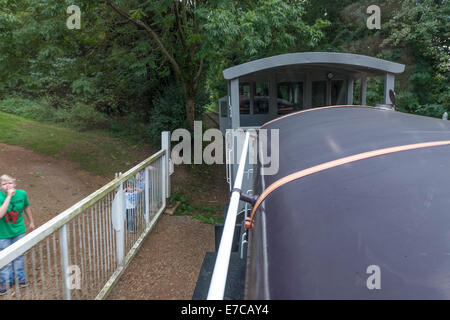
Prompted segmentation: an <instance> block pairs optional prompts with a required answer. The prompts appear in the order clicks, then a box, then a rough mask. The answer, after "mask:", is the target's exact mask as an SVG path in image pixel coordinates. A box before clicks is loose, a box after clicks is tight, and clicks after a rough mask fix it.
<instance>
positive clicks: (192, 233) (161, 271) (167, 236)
mask: <svg viewBox="0 0 450 320" xmlns="http://www.w3.org/2000/svg"><path fill="white" fill-rule="evenodd" d="M207 251H214V226H213V225H209V224H205V223H201V222H199V221H197V220H195V219H193V218H191V217H188V216H169V215H166V214H164V215H162V216H161V217H160V219H159V221H158V223H157V224H156V226H155V227H154V229H153V230H152V231H151V232H150V234H149V235H148V237H147V238H146V239H145V240H144V242H143V244H142V246H141V248H140V249H139V251H138V253H137V254H136V256H135V257H134V259H133V260H132V261H131V262H130V264H129V266H128V268H127V269H126V270H125V272H124V274H123V275H122V276H121V278H120V279H119V281H118V282H117V284H116V286H115V287H114V288H113V290H112V291H111V293H110V295H109V297H108V299H109V300H118V299H133V300H153V299H155V300H157V299H162V300H186V299H191V298H192V294H193V292H194V289H195V284H196V281H197V278H198V275H199V272H200V268H201V265H202V262H203V258H204V256H205V252H207Z"/></svg>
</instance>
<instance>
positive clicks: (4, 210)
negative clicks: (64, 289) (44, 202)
mask: <svg viewBox="0 0 450 320" xmlns="http://www.w3.org/2000/svg"><path fill="white" fill-rule="evenodd" d="M23 213H25V215H26V216H27V218H28V220H29V228H30V231H33V230H34V229H35V226H34V221H33V216H32V214H31V209H30V203H29V201H28V197H27V193H26V192H25V191H24V190H19V189H16V179H14V178H12V177H10V176H8V175H3V176H1V177H0V250H3V249H5V248H6V247H8V246H10V245H11V244H13V243H14V242H16V241H18V240H20V239H22V238H23V237H24V236H25V231H26V230H25V223H24V221H23ZM23 260H24V256H23V255H22V256H20V257H18V258H17V259H16V260H14V261H13V262H12V263H10V264H8V265H7V266H5V267H4V268H2V269H1V270H0V275H1V279H0V295H4V294H5V293H6V291H7V290H8V288H9V287H10V286H11V285H13V284H14V283H15V281H16V279H15V278H16V277H17V279H18V280H19V287H21V288H23V287H26V286H28V282H27V279H26V275H25V273H24V271H23Z"/></svg>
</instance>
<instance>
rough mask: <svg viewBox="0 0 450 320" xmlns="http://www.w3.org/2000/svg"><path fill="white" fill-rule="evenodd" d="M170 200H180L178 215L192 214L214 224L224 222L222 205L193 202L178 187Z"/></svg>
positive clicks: (193, 216)
mask: <svg viewBox="0 0 450 320" xmlns="http://www.w3.org/2000/svg"><path fill="white" fill-rule="evenodd" d="M170 201H172V202H176V201H179V202H180V205H179V206H178V208H177V210H176V211H175V213H174V215H176V216H191V217H192V218H194V219H197V220H199V221H200V222H203V223H208V224H212V225H214V224H216V223H224V217H223V215H222V214H221V213H222V209H221V207H218V206H211V205H205V204H198V203H193V201H192V200H191V199H189V198H188V197H187V196H186V195H185V194H184V193H183V192H181V191H180V190H178V189H175V190H172V194H171V196H170Z"/></svg>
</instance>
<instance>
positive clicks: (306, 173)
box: [246, 140, 450, 229]
mask: <svg viewBox="0 0 450 320" xmlns="http://www.w3.org/2000/svg"><path fill="white" fill-rule="evenodd" d="M445 145H450V140H443V141H432V142H423V143H415V144H407V145H402V146H396V147H390V148H384V149H378V150H373V151H369V152H364V153H359V154H356V155H352V156H348V157H344V158H340V159H336V160H333V161H329V162H325V163H322V164H319V165H317V166H314V167H310V168H308V169H304V170H300V171H297V172H294V173H292V174H290V175H288V176H286V177H284V178H281V179H279V180H277V181H275V182H274V183H272V184H271V185H270V186H269V187H268V188H267V189H266V190H264V192H263V193H262V194H261V195H260V196H259V197H258V199H257V200H256V203H255V205H254V206H253V209H252V213H251V215H250V221H248V222H249V223H247V224H246V228H247V229H248V228H250V227H251V226H252V225H253V221H254V217H255V213H256V211H257V210H258V208H259V206H260V205H261V203H262V202H263V201H264V200H265V199H266V198H267V197H268V196H269V194H271V193H272V192H273V191H275V190H276V189H278V188H279V187H281V186H282V185H285V184H287V183H289V182H291V181H294V180H297V179H300V178H303V177H306V176H309V175H311V174H314V173H317V172H321V171H324V170H327V169H330V168H334V167H337V166H341V165H344V164H347V163H352V162H355V161H359V160H364V159H368V158H373V157H378V156H382V155H385V154H389V153H396V152H401V151H408V150H414V149H422V148H430V147H437V146H445Z"/></svg>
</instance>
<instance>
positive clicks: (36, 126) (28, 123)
mask: <svg viewBox="0 0 450 320" xmlns="http://www.w3.org/2000/svg"><path fill="white" fill-rule="evenodd" d="M0 142H3V143H6V144H9V145H17V146H23V147H26V148H28V149H30V150H33V151H35V152H38V153H42V154H45V155H48V156H51V157H54V158H56V159H63V160H69V161H71V162H75V163H77V164H79V165H80V167H81V168H82V169H84V170H86V171H89V172H91V173H94V174H97V175H100V176H103V177H106V176H110V175H114V173H115V172H119V171H121V172H125V171H126V170H128V169H129V168H131V167H132V166H133V165H135V164H137V163H139V162H140V161H142V160H144V159H145V158H147V157H149V156H150V155H151V154H152V153H154V151H155V150H151V149H154V148H151V147H150V146H149V145H145V144H142V143H141V144H139V145H138V144H137V143H136V142H135V141H126V140H125V141H124V140H122V139H118V138H113V137H111V136H109V134H108V133H107V132H106V131H105V132H101V131H100V130H96V131H95V133H94V132H90V131H84V132H79V131H76V130H73V129H70V128H66V127H62V126H58V125H54V124H48V123H42V122H38V121H34V120H29V119H25V118H23V117H21V116H17V115H12V114H9V113H5V112H1V111H0Z"/></svg>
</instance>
